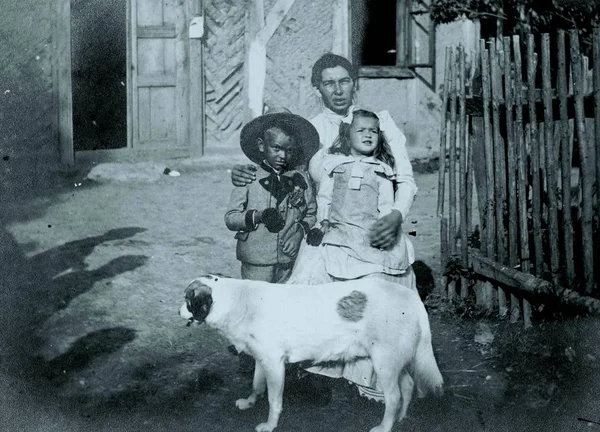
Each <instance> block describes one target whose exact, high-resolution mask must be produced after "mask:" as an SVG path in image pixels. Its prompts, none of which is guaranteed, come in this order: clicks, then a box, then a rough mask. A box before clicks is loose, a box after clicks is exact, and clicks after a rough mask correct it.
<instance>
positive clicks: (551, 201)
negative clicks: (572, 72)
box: [542, 33, 560, 283]
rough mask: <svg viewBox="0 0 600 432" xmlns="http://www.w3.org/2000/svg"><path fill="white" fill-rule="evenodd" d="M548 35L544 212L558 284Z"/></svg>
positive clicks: (544, 37)
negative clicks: (546, 214)
mask: <svg viewBox="0 0 600 432" xmlns="http://www.w3.org/2000/svg"><path fill="white" fill-rule="evenodd" d="M550 67H551V66H550V35H549V34H548V33H544V34H542V93H543V97H544V135H545V136H544V141H545V146H544V156H545V161H546V169H545V177H546V202H547V207H546V211H547V213H548V229H547V233H548V237H549V248H550V275H551V278H552V281H553V282H555V283H558V282H559V279H558V278H559V262H560V261H559V244H558V217H557V202H558V197H557V196H556V189H557V181H556V172H557V170H558V167H557V161H556V157H557V151H556V149H555V145H554V115H553V110H552V82H551V79H552V77H551V70H550Z"/></svg>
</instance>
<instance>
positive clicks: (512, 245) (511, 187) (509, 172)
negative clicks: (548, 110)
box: [503, 37, 520, 322]
mask: <svg viewBox="0 0 600 432" xmlns="http://www.w3.org/2000/svg"><path fill="white" fill-rule="evenodd" d="M503 41H504V108H505V120H506V176H507V182H508V194H507V196H508V264H509V265H510V266H511V267H512V268H516V267H517V266H518V264H519V249H518V233H519V219H518V217H517V215H518V209H517V194H516V191H517V178H516V176H517V152H516V143H515V131H514V122H515V120H514V118H513V110H514V97H515V93H516V92H515V91H514V90H513V85H514V77H513V75H516V68H515V73H514V74H513V67H512V63H511V62H512V55H511V54H512V53H511V51H512V50H511V46H510V38H509V37H505V38H504V40H503ZM519 73H520V71H519ZM519 315H520V306H519V299H518V298H517V297H516V296H515V295H514V294H511V295H510V320H511V322H516V321H517V319H518V318H519Z"/></svg>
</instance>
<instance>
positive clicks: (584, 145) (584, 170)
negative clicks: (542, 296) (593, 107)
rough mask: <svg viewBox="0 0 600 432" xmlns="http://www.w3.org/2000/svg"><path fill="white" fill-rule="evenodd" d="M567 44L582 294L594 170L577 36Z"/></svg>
mask: <svg viewBox="0 0 600 432" xmlns="http://www.w3.org/2000/svg"><path fill="white" fill-rule="evenodd" d="M569 42H570V43H571V70H572V72H573V96H574V98H575V113H576V116H575V125H576V131H577V141H578V143H579V158H580V165H581V167H580V173H581V174H580V178H581V188H582V197H581V198H582V199H581V200H582V204H581V207H582V211H581V236H582V247H583V251H582V252H583V255H582V260H583V289H584V290H585V292H586V293H591V292H593V291H594V242H593V240H594V237H593V226H592V221H593V213H594V209H593V181H594V170H595V167H594V166H593V165H591V164H590V159H591V158H590V155H589V149H588V142H587V137H586V131H585V117H584V111H583V80H584V76H583V73H582V70H581V69H582V67H581V53H580V50H579V34H578V32H577V30H571V31H569Z"/></svg>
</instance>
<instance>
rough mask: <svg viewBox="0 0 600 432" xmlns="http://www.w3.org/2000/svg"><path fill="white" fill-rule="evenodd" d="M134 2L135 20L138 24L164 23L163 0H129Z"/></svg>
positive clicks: (157, 24) (153, 24) (152, 24)
mask: <svg viewBox="0 0 600 432" xmlns="http://www.w3.org/2000/svg"><path fill="white" fill-rule="evenodd" d="M131 1H132V2H133V3H136V10H137V13H136V15H135V17H136V20H137V22H138V24H139V25H140V26H144V27H145V26H159V25H162V24H163V23H164V20H163V16H164V9H163V8H164V4H163V0H131Z"/></svg>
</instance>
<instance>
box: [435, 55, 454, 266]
mask: <svg viewBox="0 0 600 432" xmlns="http://www.w3.org/2000/svg"><path fill="white" fill-rule="evenodd" d="M451 60H452V48H451V47H449V46H447V47H446V64H445V66H444V89H443V91H442V113H441V117H442V124H441V127H440V157H439V169H438V201H437V215H438V217H442V216H444V200H445V199H446V193H445V186H446V155H447V153H448V146H447V144H446V135H447V124H448V115H447V114H448V111H447V110H446V107H447V106H448V99H449V98H448V94H449V90H450V62H451ZM443 265H446V263H443Z"/></svg>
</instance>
